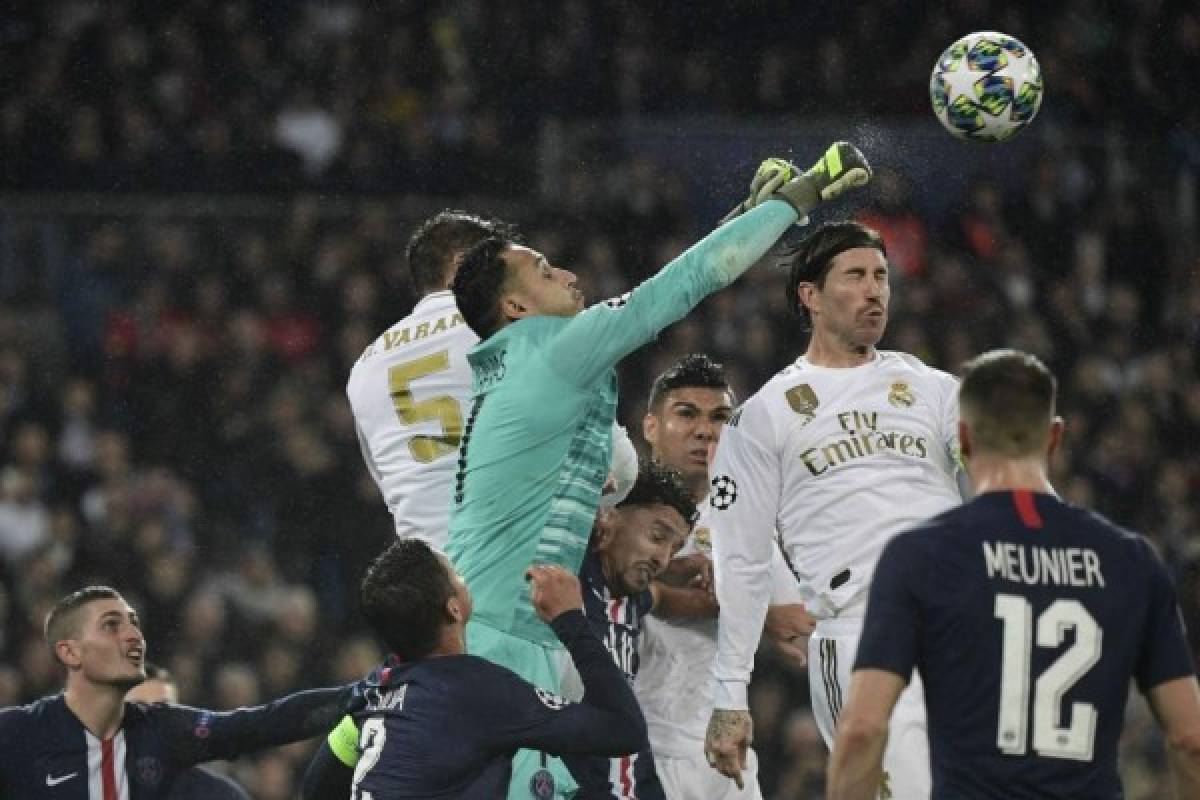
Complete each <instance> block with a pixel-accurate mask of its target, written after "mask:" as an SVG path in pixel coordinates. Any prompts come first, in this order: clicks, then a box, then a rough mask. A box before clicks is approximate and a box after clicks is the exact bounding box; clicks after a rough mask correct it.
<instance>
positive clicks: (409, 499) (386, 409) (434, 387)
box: [346, 290, 637, 551]
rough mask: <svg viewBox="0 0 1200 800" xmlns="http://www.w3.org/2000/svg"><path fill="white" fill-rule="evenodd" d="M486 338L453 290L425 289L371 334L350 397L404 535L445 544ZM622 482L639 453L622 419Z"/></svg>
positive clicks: (616, 470) (618, 435)
mask: <svg viewBox="0 0 1200 800" xmlns="http://www.w3.org/2000/svg"><path fill="white" fill-rule="evenodd" d="M478 342H479V337H478V336H476V335H475V333H474V332H473V331H472V330H471V329H470V328H469V327H468V326H467V324H466V322H464V321H463V318H462V315H461V314H460V313H459V311H458V307H457V306H456V305H455V304H454V294H453V293H452V292H450V291H449V290H443V291H440V292H432V293H430V294H427V295H425V296H424V297H423V298H421V300H420V301H419V302H418V303H417V305H416V306H415V307H414V308H413V310H412V313H411V314H409V315H408V316H407V317H405V318H404V319H402V320H400V321H399V322H397V323H396V324H395V325H393V326H392V327H391V328H389V329H388V330H386V331H385V332H384V333H383V335H382V336H380V337H379V338H378V339H376V340H375V341H374V342H372V343H371V345H370V346H369V347H367V349H366V350H365V351H364V352H363V354H362V355H361V356H360V357H359V359H358V361H357V362H355V364H354V367H353V368H352V369H351V370H350V379H349V381H348V382H347V383H346V396H347V397H348V398H349V400H350V408H351V410H352V411H353V412H354V427H355V429H356V430H357V432H358V442H359V446H360V447H361V448H362V453H363V459H364V460H365V461H366V462H367V469H369V470H370V471H371V476H372V477H373V478H374V479H375V483H376V484H378V485H379V491H380V492H381V493H382V494H383V499H384V501H385V502H386V503H387V506H388V510H389V511H391V512H392V518H393V519H394V520H395V523H396V535H397V536H400V537H405V538H406V537H415V538H418V539H422V540H423V541H426V542H428V543H429V544H430V545H431V546H432V547H435V548H436V549H437V550H439V551H440V550H442V549H443V548H444V547H445V545H446V537H447V533H448V525H449V520H450V499H451V486H452V484H453V483H454V474H455V470H456V469H457V467H458V445H459V443H460V442H461V441H462V433H463V420H464V419H465V418H466V415H467V413H468V412H469V410H470V407H471V380H472V377H471V367H470V365H469V364H468V363H467V353H468V352H470V350H471V348H473V347H474V346H475V345H476V344H478ZM612 475H613V477H614V479H615V482H616V487H615V491H613V492H612V493H610V494H607V495H605V498H604V500H602V503H603V504H605V505H611V504H614V503H615V502H618V501H619V500H621V499H623V498H624V497H625V495H626V494H628V492H629V489H631V488H632V487H633V482H634V479H635V478H636V477H637V452H636V451H635V450H634V448H633V444H632V443H631V442H630V441H629V436H628V435H627V434H626V433H625V429H624V428H622V427H621V426H619V425H614V426H613V464H612Z"/></svg>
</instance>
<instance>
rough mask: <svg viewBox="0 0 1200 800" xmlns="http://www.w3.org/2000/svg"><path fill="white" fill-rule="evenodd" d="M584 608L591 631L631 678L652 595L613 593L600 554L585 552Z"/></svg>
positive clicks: (582, 573) (582, 569)
mask: <svg viewBox="0 0 1200 800" xmlns="http://www.w3.org/2000/svg"><path fill="white" fill-rule="evenodd" d="M579 582H580V584H581V585H580V588H581V589H582V590H583V609H584V613H585V614H587V618H588V623H589V624H590V625H591V626H592V631H594V632H595V634H596V635H597V636H598V637H600V641H602V642H604V647H605V649H607V650H608V652H609V653H610V654H611V655H612V658H613V661H615V662H616V664H617V666H618V667H620V668H621V671H622V672H624V673H625V677H626V678H628V679H629V680H630V681H632V680H633V679H634V678H635V677H636V676H637V671H638V639H639V638H640V637H641V635H642V620H643V619H645V617H646V615H647V614H649V613H650V610H651V609H652V608H653V607H654V595H653V594H651V593H650V590H649V589H647V590H646V591H644V592H639V593H638V594H634V595H628V596H626V597H616V596H614V595H613V593H612V590H611V589H609V587H608V581H607V580H606V579H605V577H604V569H603V568H602V567H601V566H600V558H599V557H598V556H597V555H596V554H595V553H590V552H589V553H588V554H587V557H586V558H584V559H583V565H582V566H581V567H580V568H579Z"/></svg>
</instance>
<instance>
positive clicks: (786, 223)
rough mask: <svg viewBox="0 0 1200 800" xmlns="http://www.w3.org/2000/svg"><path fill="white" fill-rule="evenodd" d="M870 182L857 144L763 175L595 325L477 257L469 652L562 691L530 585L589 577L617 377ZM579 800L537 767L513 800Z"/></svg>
mask: <svg viewBox="0 0 1200 800" xmlns="http://www.w3.org/2000/svg"><path fill="white" fill-rule="evenodd" d="M869 178H870V168H869V167H868V165H867V162H866V159H864V158H863V156H862V154H861V153H859V151H858V150H857V149H856V148H854V147H853V146H852V145H849V144H847V143H844V142H838V143H835V144H834V145H832V146H830V148H829V149H828V150H827V151H826V152H825V155H824V156H823V157H822V158H821V159H820V160H819V161H818V162H817V164H816V165H815V166H814V167H813V168H812V169H810V170H809V171H808V172H806V173H804V174H800V175H797V174H796V172H795V170H794V168H793V167H792V166H791V165H790V164H788V163H787V162H786V161H783V160H780V159H770V160H768V161H766V162H764V164H763V165H762V166H761V167H760V168H759V170H758V172H757V174H756V175H755V178H754V181H753V183H752V184H751V194H750V196H749V197H748V198H747V199H746V201H744V202H743V203H742V205H741V206H740V208H739V209H738V212H741V213H740V215H737V216H736V218H735V219H733V220H732V221H730V222H728V223H727V224H724V225H722V226H721V227H720V228H718V229H717V230H716V231H714V232H713V233H711V234H709V235H708V236H707V237H705V238H704V239H703V240H701V241H700V242H699V243H697V244H695V245H694V246H692V247H691V248H690V249H688V250H687V251H686V252H685V253H683V254H682V255H681V256H679V257H678V258H676V259H675V260H674V261H672V262H671V263H670V264H668V265H667V266H666V267H664V268H663V269H662V270H661V271H660V272H659V273H658V274H657V275H655V276H653V277H652V278H650V279H649V280H647V281H645V282H644V283H642V284H641V285H640V286H638V287H637V288H635V289H634V290H633V291H632V292H630V293H628V294H627V295H625V296H623V297H621V298H616V299H613V300H609V301H607V302H605V303H600V304H597V305H594V306H592V307H590V308H588V309H587V310H583V296H582V294H581V293H580V292H579V290H578V289H576V288H575V275H573V274H572V273H571V272H568V271H567V270H565V269H560V268H558V267H555V266H552V265H551V264H549V263H548V262H547V260H546V258H545V257H544V256H542V255H541V254H540V253H538V252H537V251H535V250H531V249H529V248H527V247H523V246H521V245H518V244H515V243H513V242H511V241H508V240H506V239H503V238H496V237H493V238H489V239H487V240H485V241H483V242H480V243H479V244H478V245H476V246H475V247H474V248H473V249H472V250H470V251H468V253H467V254H466V255H465V256H464V257H463V261H462V264H461V266H460V267H459V269H458V273H457V275H456V276H455V278H454V281H453V283H452V284H451V288H452V289H453V291H454V297H455V301H456V303H457V305H458V308H459V310H460V311H461V312H462V315H463V318H464V320H465V321H466V322H467V324H468V325H469V326H470V327H471V329H472V330H474V331H475V332H476V334H478V335H479V337H480V338H481V339H482V341H481V342H480V343H479V344H478V345H476V347H475V348H474V349H473V350H472V351H471V353H470V354H469V355H468V361H469V362H470V363H471V366H472V369H473V370H474V375H475V388H474V402H473V406H472V409H471V412H470V415H469V417H468V420H467V423H466V428H465V431H464V435H463V439H462V447H461V450H460V452H459V469H458V472H457V475H456V479H455V496H454V505H453V508H452V511H451V518H450V538H449V541H448V543H447V546H446V553H447V555H448V556H449V557H450V558H451V560H452V561H453V562H454V564H455V567H456V568H457V570H458V571H459V573H460V574H461V575H462V577H463V579H464V580H465V581H466V583H467V585H468V586H469V587H470V590H471V595H472V597H473V598H474V601H475V613H474V617H473V618H472V621H471V624H470V625H469V626H468V629H467V637H468V638H467V647H468V652H470V653H472V654H474V655H478V656H483V657H485V658H488V659H490V660H492V661H494V662H496V663H498V664H502V665H504V666H507V667H509V668H510V669H512V670H513V671H515V672H516V673H517V674H518V675H520V676H521V677H523V678H525V679H526V680H528V681H530V682H531V683H533V684H535V685H538V686H541V687H543V688H546V689H551V690H557V689H558V683H559V675H560V672H561V668H562V665H563V663H564V662H563V654H564V651H563V650H562V646H561V644H559V642H558V640H557V639H556V637H555V636H554V632H553V631H552V630H551V629H550V628H549V627H548V626H547V625H546V624H545V623H544V622H542V621H541V619H539V617H538V615H537V613H536V611H535V609H534V608H533V605H532V604H531V602H530V600H529V592H528V591H527V589H526V588H525V585H524V579H523V576H524V574H525V570H526V568H527V567H528V565H529V564H530V563H540V564H553V565H557V566H562V567H565V568H566V569H568V570H570V571H571V572H577V571H578V569H579V566H580V563H581V562H582V560H583V557H584V554H585V552H586V547H587V542H588V536H589V534H590V532H591V529H592V524H593V521H594V518H595V515H596V507H597V504H598V502H599V499H600V492H601V487H602V484H603V482H604V479H605V474H606V472H607V469H608V463H609V460H610V452H609V450H610V447H611V444H610V442H611V436H610V431H611V428H612V424H613V419H614V417H615V414H616V407H617V378H616V370H615V365H616V363H617V362H618V361H620V359H621V358H622V357H623V356H625V355H626V354H627V353H630V352H632V351H633V350H635V349H637V348H638V347H640V346H642V345H643V344H645V343H646V342H648V341H651V340H652V339H654V338H655V336H657V334H658V332H659V331H660V330H662V329H663V328H664V327H666V326H667V325H670V324H671V323H673V322H675V321H677V320H679V319H680V318H682V317H683V316H684V315H685V314H687V312H688V311H689V310H691V309H692V308H693V307H695V306H696V304H698V303H699V302H700V301H701V300H703V299H704V298H705V297H706V296H707V295H709V294H711V293H712V292H714V291H716V290H718V289H720V288H723V287H725V286H728V285H729V284H730V283H732V282H733V281H734V279H736V278H737V277H738V276H739V275H741V274H742V273H743V272H744V271H746V270H747V269H748V268H749V267H750V266H751V265H752V264H754V263H755V262H756V261H758V260H759V259H760V258H761V257H762V256H763V255H764V254H765V253H766V252H767V250H768V249H769V248H770V247H771V246H772V245H774V244H775V243H776V241H777V240H778V239H779V238H780V237H781V236H782V235H783V234H784V232H785V231H787V229H788V228H789V227H790V226H791V225H792V224H793V223H795V222H796V221H797V220H799V219H801V218H803V217H804V216H805V215H806V214H807V213H808V212H809V211H810V210H811V209H812V208H814V207H815V206H816V205H817V204H818V203H820V202H821V201H823V200H828V199H831V198H833V197H836V196H838V195H840V194H841V193H842V192H844V191H846V190H847V189H850V188H852V187H855V186H861V185H863V184H864V183H866V182H867V181H868V180H869ZM551 787H553V789H554V793H555V794H556V795H559V796H570V793H571V791H572V789H573V785H572V782H571V781H570V779H569V777H568V774H567V772H566V771H565V769H564V768H563V767H562V765H561V764H559V763H558V762H557V761H550V762H549V763H548V759H547V758H546V757H545V756H544V755H542V754H537V753H531V752H529V751H522V752H521V753H519V754H518V755H517V757H516V758H515V759H514V760H513V777H512V782H511V784H510V792H509V797H510V798H522V800H525V799H526V798H530V797H534V798H538V797H544V796H545V797H548V796H550V795H549V794H548V792H549V789H550V788H551Z"/></svg>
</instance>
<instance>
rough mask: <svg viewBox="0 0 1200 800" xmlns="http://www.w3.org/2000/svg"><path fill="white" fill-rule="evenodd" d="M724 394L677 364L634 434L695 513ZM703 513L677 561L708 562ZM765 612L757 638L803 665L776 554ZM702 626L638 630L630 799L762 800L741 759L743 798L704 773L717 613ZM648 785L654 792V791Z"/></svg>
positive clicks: (659, 382)
mask: <svg viewBox="0 0 1200 800" xmlns="http://www.w3.org/2000/svg"><path fill="white" fill-rule="evenodd" d="M735 403H736V398H735V397H734V392H733V389H732V388H730V386H729V382H728V380H727V379H726V377H725V369H724V367H722V365H720V364H718V363H716V362H714V361H712V360H711V359H710V358H709V357H708V356H705V355H699V354H693V355H688V356H684V357H683V358H681V359H679V360H678V361H677V362H675V363H674V364H673V365H671V367H669V368H668V369H667V370H666V371H665V372H663V373H662V374H661V375H659V376H658V377H657V378H656V379H655V381H654V384H653V386H652V387H651V389H650V399H649V403H648V404H647V410H646V416H645V417H644V419H643V421H642V434H643V436H644V438H645V439H646V441H647V443H649V445H650V455H651V458H653V460H654V461H657V462H659V463H661V464H666V465H668V466H671V467H674V468H676V469H677V470H679V472H680V473H681V474H682V475H683V477H684V480H685V481H686V482H687V484H688V488H689V489H690V490H691V492H692V494H693V495H694V496H695V497H696V499H697V501H698V502H700V503H702V502H703V500H704V498H705V496H706V495H707V494H708V482H709V466H710V465H711V463H712V457H713V451H714V449H715V448H716V444H717V440H718V439H719V438H720V436H721V430H722V428H724V427H725V423H726V422H728V421H729V418H730V416H731V415H732V414H733V406H734V405H735ZM711 517H712V512H711V510H710V511H708V512H703V513H702V516H701V519H700V521H699V522H698V524H697V525H696V527H695V529H694V530H693V533H692V534H691V535H689V537H688V539H687V542H686V544H685V545H684V547H683V549H681V550H680V552H679V558H680V559H703V560H705V561H707V560H708V557H709V554H710V553H711V549H712V548H711V542H712V539H713V538H714V537H716V536H719V535H721V534H720V533H719V531H717V530H716V529H715V528H713V527H711V525H709V522H710V521H711ZM772 556H773V557H772V575H771V607H770V608H769V609H768V611H767V625H766V632H767V634H768V636H769V637H770V638H771V639H772V641H774V642H775V644H776V645H777V646H778V647H780V648H782V649H784V650H785V651H791V652H792V653H793V654H794V655H793V658H796V657H798V660H799V661H800V662H801V663H803V659H804V655H803V653H804V652H805V651H804V650H803V649H802V648H804V647H805V646H806V644H807V638H808V634H809V633H811V632H812V624H813V621H812V619H811V617H809V615H808V614H807V612H806V611H805V610H804V607H803V605H801V604H800V593H799V586H798V585H797V583H796V579H795V577H793V576H792V574H791V572H790V571H789V570H788V568H787V565H786V564H785V562H784V560H783V557H782V555H781V554H780V553H779V550H778V548H775V552H774V553H773V554H772ZM711 611H712V613H711V616H710V617H709V618H707V619H695V618H687V619H665V618H662V617H660V616H657V615H655V614H651V615H649V616H647V617H646V618H645V620H644V622H643V630H642V640H641V646H640V655H641V665H640V668H639V670H638V675H637V679H636V680H635V681H634V684H633V688H634V691H635V692H636V693H637V696H638V702H639V703H640V704H641V706H642V712H643V713H644V714H645V716H646V724H647V726H648V728H649V732H650V749H651V751H652V753H653V754H654V770H653V771H645V772H648V774H643V773H639V775H638V784H637V791H636V795H635V796H636V797H638V798H642V799H645V800H652V799H653V798H656V797H668V798H671V800H725V798H730V800H750V799H751V798H761V797H762V793H761V790H760V789H759V786H758V780H757V768H758V762H757V758H756V756H755V754H754V751H753V750H751V751H749V752H748V753H747V762H746V774H745V775H744V776H743V784H744V788H741V789H739V788H738V787H737V785H736V784H734V783H733V782H732V781H730V780H727V779H726V778H724V777H722V776H721V775H719V774H717V773H716V772H713V771H712V770H711V769H708V767H707V765H706V764H705V760H704V730H705V725H706V724H707V722H708V715H709V712H710V711H711V710H712V660H713V655H714V654H715V652H716V647H717V621H716V606H715V605H713V606H712V609H711ZM656 782H657V785H656Z"/></svg>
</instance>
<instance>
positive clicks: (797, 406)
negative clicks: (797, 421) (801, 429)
mask: <svg viewBox="0 0 1200 800" xmlns="http://www.w3.org/2000/svg"><path fill="white" fill-rule="evenodd" d="M783 396H784V397H785V398H787V402H788V405H789V406H791V409H792V411H795V412H796V413H797V414H799V415H800V416H802V417H804V424H805V425H807V424H808V423H810V422H812V420H813V417H815V416H816V414H817V406H819V405H821V401H820V400H818V399H817V393H816V392H814V391H813V388H812V387H811V386H809V385H808V384H807V383H802V384H800V385H799V386H793V387H792V388H790V389H788V390H787V391H786V392H785V393H784V395H783Z"/></svg>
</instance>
